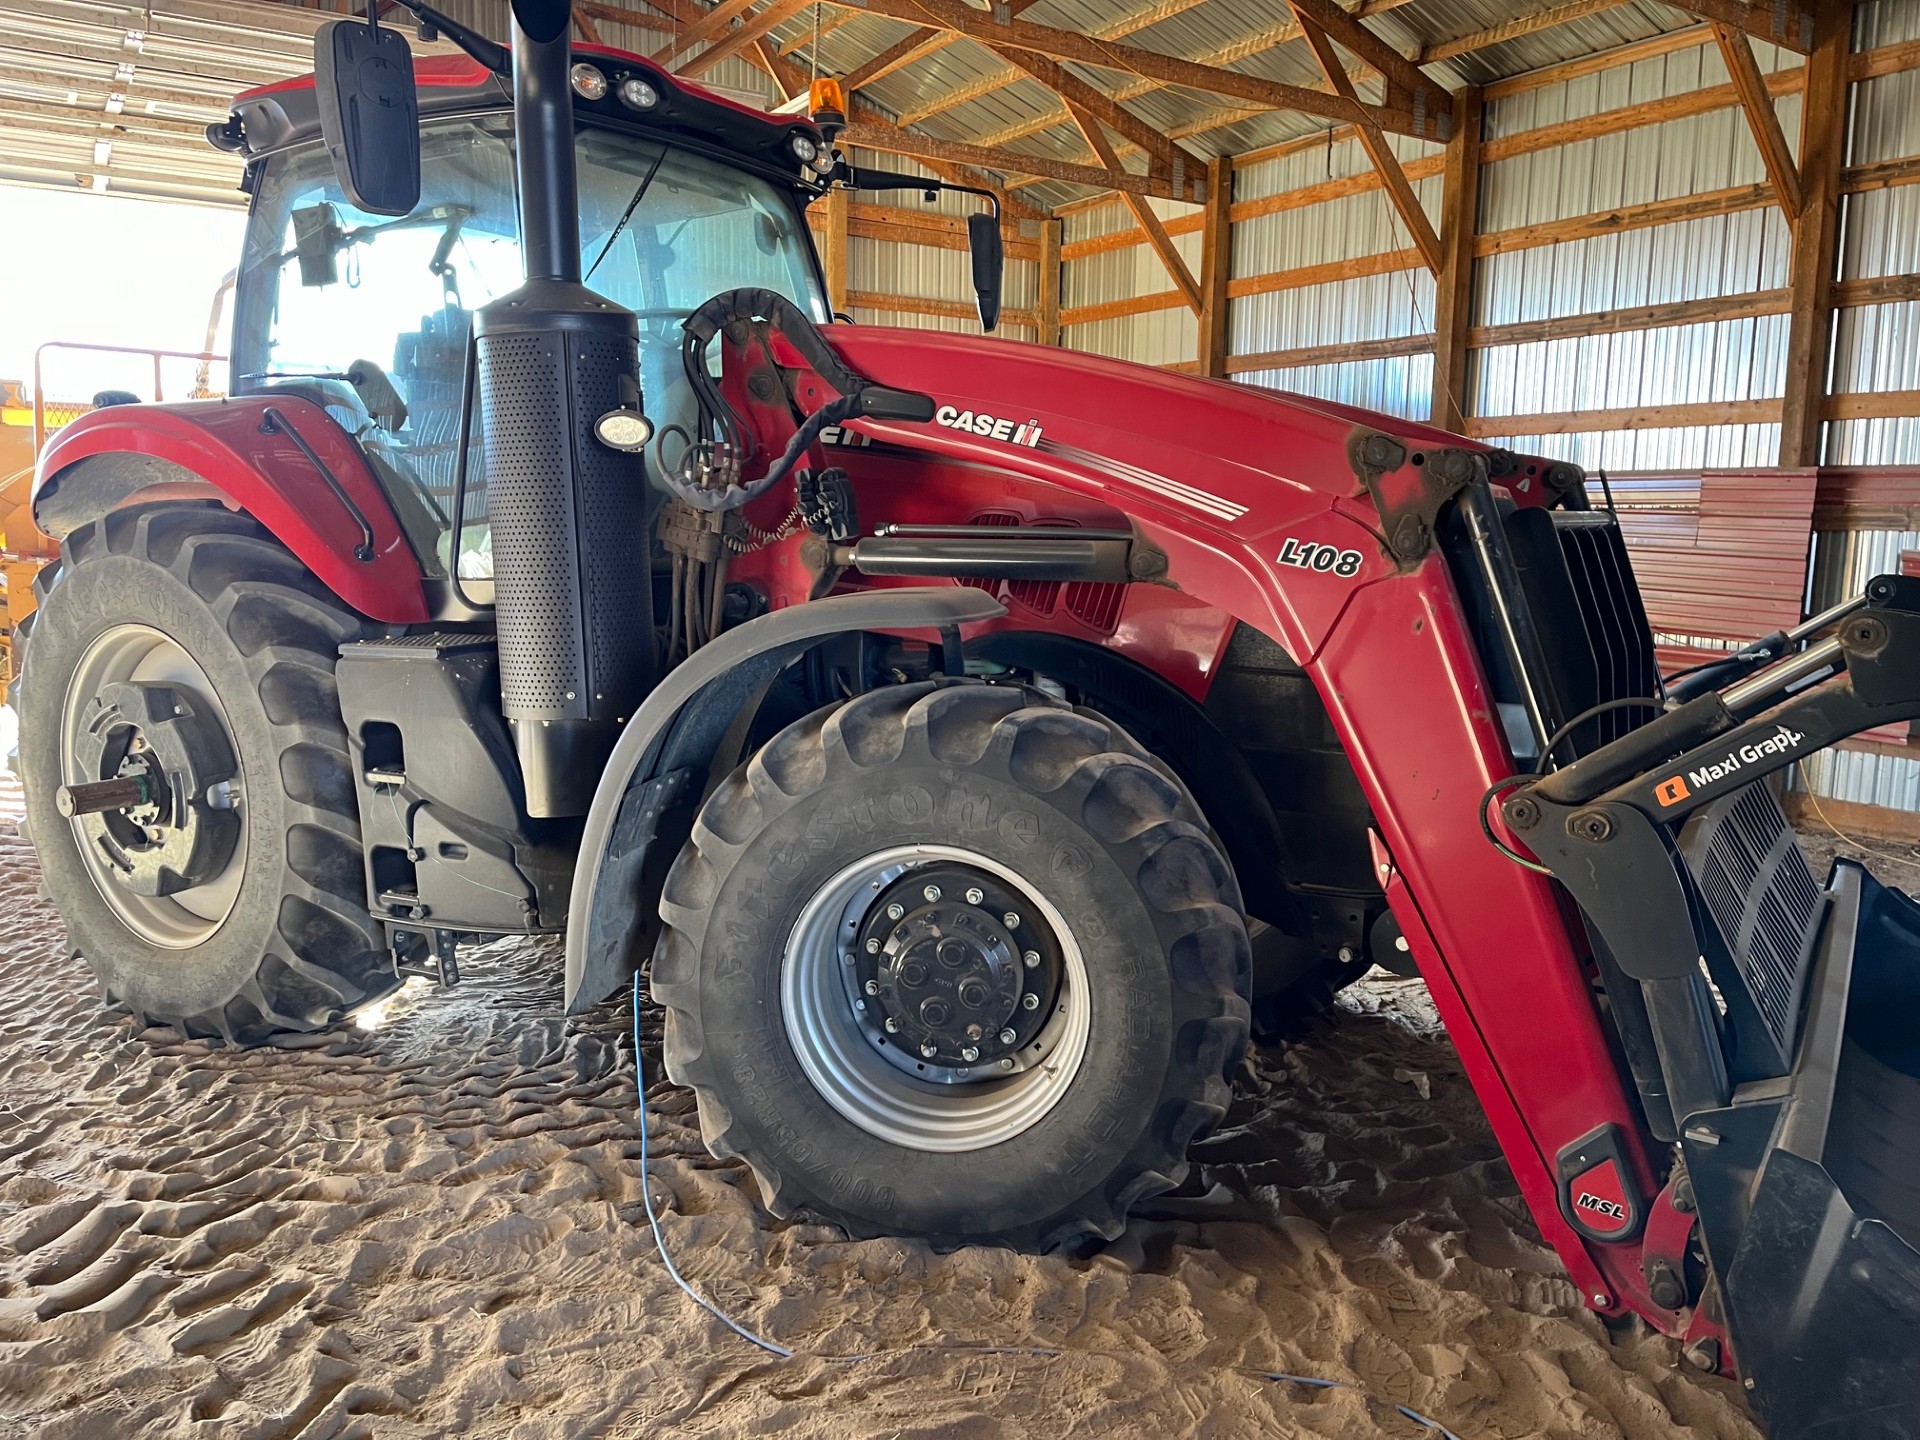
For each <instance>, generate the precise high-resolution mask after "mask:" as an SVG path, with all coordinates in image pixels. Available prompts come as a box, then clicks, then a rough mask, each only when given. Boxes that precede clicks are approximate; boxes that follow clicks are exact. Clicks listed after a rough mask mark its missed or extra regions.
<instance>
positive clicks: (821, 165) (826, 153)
mask: <svg viewBox="0 0 1920 1440" xmlns="http://www.w3.org/2000/svg"><path fill="white" fill-rule="evenodd" d="M808 163H810V164H811V165H812V166H813V168H814V170H815V171H816V172H817V173H819V174H821V175H831V174H832V173H833V167H834V166H835V165H837V164H839V163H840V161H839V157H838V156H836V155H835V154H834V153H833V151H831V150H822V151H821V152H820V153H819V154H818V155H816V156H814V157H813V159H812V160H811V161H810V162H808Z"/></svg>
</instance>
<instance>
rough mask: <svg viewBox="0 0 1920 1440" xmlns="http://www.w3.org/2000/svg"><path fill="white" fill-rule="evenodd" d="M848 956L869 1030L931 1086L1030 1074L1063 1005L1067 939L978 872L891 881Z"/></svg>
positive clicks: (916, 872) (933, 872)
mask: <svg viewBox="0 0 1920 1440" xmlns="http://www.w3.org/2000/svg"><path fill="white" fill-rule="evenodd" d="M846 958H847V959H849V960H851V961H852V962H853V963H852V973H851V974H850V975H849V977H848V978H849V979H850V981H851V982H852V989H851V998H852V999H853V1000H854V1001H855V1005H854V1010H855V1013H856V1015H857V1016H858V1017H859V1019H860V1022H861V1027H862V1028H863V1029H864V1030H866V1031H867V1032H868V1034H869V1036H870V1038H871V1039H872V1040H873V1041H874V1043H875V1045H876V1047H877V1048H878V1049H880V1051H881V1053H882V1054H884V1055H886V1057H887V1058H888V1059H889V1060H891V1061H892V1062H893V1063H894V1064H896V1065H898V1066H900V1067H901V1068H904V1069H911V1070H912V1072H913V1073H914V1074H916V1075H918V1076H920V1077H922V1078H929V1079H946V1080H955V1081H957V1080H966V1079H971V1078H974V1077H982V1078H985V1077H990V1076H997V1075H1007V1074H1011V1073H1014V1072H1017V1071H1019V1070H1023V1069H1025V1068H1026V1066H1027V1065H1029V1064H1032V1063H1034V1062H1035V1061H1036V1060H1038V1059H1039V1058H1040V1055H1041V1054H1042V1053H1043V1052H1044V1047H1043V1046H1039V1045H1037V1044H1036V1037H1037V1036H1038V1035H1039V1034H1040V1032H1041V1030H1042V1029H1043V1028H1044V1027H1045V1026H1046V1024H1047V1023H1048V1021H1050V1020H1051V1019H1053V1018H1054V1016H1055V1015H1056V1014H1057V1012H1058V1010H1059V1007H1060V1004H1061V1001H1060V947H1059V942H1058V941H1057V940H1056V939H1055V938H1054V936H1053V935H1052V933H1051V930H1050V928H1049V927H1048V926H1047V925H1046V924H1045V922H1044V921H1043V920H1041V919H1040V918H1039V917H1038V916H1037V915H1036V914H1035V913H1034V907H1033V906H1032V905H1031V903H1029V902H1027V901H1026V900H1025V899H1024V897H1022V896H1020V895H1019V894H1017V893H1016V892H1015V891H1014V890H1012V889H1011V888H1010V887H1009V886H1007V885H1006V884H1004V883H1003V882H1001V881H999V880H998V879H996V878H995V877H994V876H992V875H990V874H988V873H986V872H985V871H984V870H980V869H977V868H975V867H973V866H968V865H938V866H929V867H925V868H919V869H913V870H909V871H907V872H906V873H904V874H902V875H900V876H899V877H898V878H897V879H895V880H893V882H892V883H891V884H889V885H887V886H886V887H885V888H884V889H883V890H881V892H880V893H879V894H878V895H875V896H873V898H872V899H871V901H870V902H869V903H868V904H867V906H866V909H865V914H864V916H862V917H861V918H860V920H859V922H858V924H857V926H856V928H855V935H854V943H853V946H852V948H851V950H850V951H849V953H848V955H847V957H846Z"/></svg>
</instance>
